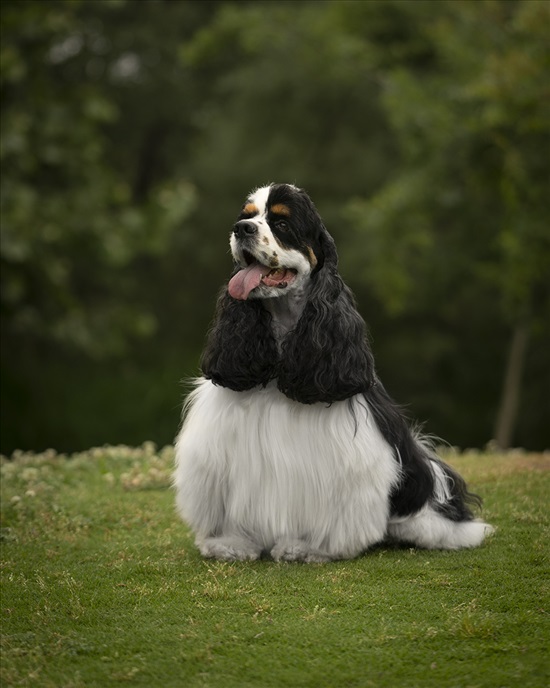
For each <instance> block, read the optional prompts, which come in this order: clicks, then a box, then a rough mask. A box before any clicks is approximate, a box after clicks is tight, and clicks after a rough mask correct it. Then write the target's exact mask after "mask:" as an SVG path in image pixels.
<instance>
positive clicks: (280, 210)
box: [270, 203, 290, 217]
mask: <svg viewBox="0 0 550 688" xmlns="http://www.w3.org/2000/svg"><path fill="white" fill-rule="evenodd" d="M270 210H271V212H272V213H275V215H284V216H285V217H290V208H289V207H288V206H287V205H285V204H284V203H275V205H272V206H271V208H270Z"/></svg>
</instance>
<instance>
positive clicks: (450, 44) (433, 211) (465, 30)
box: [0, 0, 550, 450]
mask: <svg viewBox="0 0 550 688" xmlns="http://www.w3.org/2000/svg"><path fill="white" fill-rule="evenodd" d="M548 7H549V6H548V3H544V2H537V1H536V0H524V1H523V2H511V1H508V0H490V1H487V2H485V1H484V2H469V1H465V2H462V1H457V0H440V1H439V2H437V3H434V2H431V1H429V0H426V1H425V0H415V2H405V1H402V0H372V1H370V2H353V1H348V0H339V1H327V2H317V1H307V2H306V1H304V2H299V3H298V2H232V1H230V0H226V1H223V2H216V3H205V2H199V1H198V0H197V1H186V2H165V1H164V0H147V1H146V2H145V1H142V0H117V1H112V2H97V0H79V1H78V2H67V1H60V0H25V1H24V2H18V1H14V0H6V1H4V2H3V3H2V16H1V32H2V35H1V39H2V40H1V47H0V51H1V52H0V57H1V69H2V105H1V108H2V109H1V114H2V118H1V126H2V140H1V146H0V164H1V171H2V188H1V194H0V206H1V207H0V210H1V220H2V235H1V244H0V253H1V255H0V259H1V268H2V270H1V280H2V290H1V294H2V296H1V319H2V322H1V325H2V337H3V342H2V356H3V363H2V390H1V391H2V406H3V407H4V408H5V409H7V410H5V411H3V415H2V433H1V436H2V446H3V447H5V450H11V449H13V448H14V447H15V446H24V447H30V446H33V447H35V448H43V447H46V446H49V445H52V444H55V446H59V447H61V448H67V449H76V448H79V447H82V446H89V444H91V443H102V442H104V441H107V440H109V441H118V440H125V441H128V442H132V443H135V442H140V441H141V440H143V439H144V438H145V437H149V436H153V437H154V438H155V439H156V440H157V441H160V442H166V441H169V440H170V433H169V430H168V425H169V423H170V422H173V419H174V418H175V416H177V412H176V411H175V409H177V407H178V405H179V403H180V392H179V388H178V381H179V380H180V379H181V378H182V377H184V376H187V375H193V374H195V373H196V370H197V361H198V357H199V352H200V348H201V346H202V342H203V340H204V334H205V331H206V329H207V326H208V322H209V319H210V317H211V314H212V311H213V303H214V300H215V296H216V292H217V290H218V289H219V287H220V285H221V284H222V282H223V280H224V279H226V278H227V275H228V273H229V270H230V267H231V261H230V259H229V257H228V252H227V232H228V230H229V228H230V226H231V224H232V221H233V218H234V217H235V215H236V213H237V210H238V206H239V203H240V202H241V200H242V198H243V196H244V194H245V193H246V192H248V191H249V190H250V189H251V188H252V187H254V186H257V185H259V184H263V183H265V182H268V181H290V182H295V183H297V184H299V185H300V186H303V187H305V188H306V189H307V190H308V191H309V192H310V193H311V195H312V197H313V198H314V200H315V202H316V203H317V205H318V207H319V210H320V211H321V214H322V215H323V217H324V219H325V221H326V224H327V227H328V228H329V230H330V231H331V233H332V234H333V235H334V236H335V238H336V241H337V244H338V247H339V251H340V256H341V269H342V272H343V274H344V276H345V277H346V279H347V281H348V282H349V283H350V284H351V286H352V287H353V289H354V291H355V292H356V294H357V298H358V302H359V305H360V308H361V311H362V313H363V314H364V316H365V318H366V320H367V321H368V323H369V325H370V327H371V331H372V333H373V337H374V348H375V353H376V355H377V361H378V365H379V368H380V373H381V377H382V378H383V379H384V381H385V383H386V384H387V386H388V388H389V389H390V390H391V392H392V394H393V395H394V396H395V397H396V398H397V400H398V401H400V402H403V401H405V402H409V401H410V402H411V414H412V415H415V416H419V417H420V418H421V419H425V418H427V419H429V424H428V430H429V431H431V432H435V433H436V434H438V435H441V436H444V437H446V438H448V439H449V440H450V441H451V442H452V443H455V444H461V445H482V444H484V443H485V442H486V441H487V440H488V439H489V438H490V436H491V432H492V424H493V418H494V416H495V413H496V407H497V401H498V395H499V389H500V386H501V381H502V377H503V370H504V363H505V353H506V349H507V347H508V341H507V340H508V333H509V330H510V328H512V327H515V326H516V325H517V323H518V322H520V323H527V326H528V327H529V329H530V330H531V334H532V336H531V339H530V349H529V357H528V361H527V366H526V373H525V385H524V397H523V398H524V404H522V410H521V413H520V417H519V421H518V431H517V433H516V441H517V442H518V443H521V444H522V445H523V446H529V447H542V446H547V445H548V441H549V437H548V424H547V418H546V416H547V406H545V405H546V404H547V399H548V395H547V389H546V387H545V384H544V380H545V378H546V377H547V376H548V374H549V370H548V357H547V353H546V348H547V338H548V336H549V334H550V333H549V329H548V323H549V322H550V298H549V289H548V280H547V274H548V272H549V270H550V239H549V236H550V235H549V232H548V229H547V224H548V223H547V218H548V216H549V215H550V209H549V207H548V203H549V201H548V193H547V189H546V186H547V179H548V177H549V174H550V172H549V166H548V165H549V164H548V156H547V155H545V152H546V150H547V149H548V145H549V142H548V138H549V135H550V134H549V131H550V114H549V112H548V107H549V106H548V102H549V100H548V84H547V83H546V82H547V79H545V75H546V73H547V71H548V66H549V55H548V42H547V40H546V36H547V34H548V28H549V27H548V24H549V21H550V19H549V9H548ZM480 342H482V343H483V344H482V345H481V346H480ZM167 380H173V384H172V385H168V384H167ZM114 387H116V390H115V389H114ZM52 390H55V393H54V394H52ZM84 390H85V391H84ZM147 419H150V420H149V421H147ZM161 419H164V420H161ZM176 425H177V419H176V422H175V423H174V431H173V432H175V426H176ZM63 434H65V439H64V438H63ZM172 436H173V433H172Z"/></svg>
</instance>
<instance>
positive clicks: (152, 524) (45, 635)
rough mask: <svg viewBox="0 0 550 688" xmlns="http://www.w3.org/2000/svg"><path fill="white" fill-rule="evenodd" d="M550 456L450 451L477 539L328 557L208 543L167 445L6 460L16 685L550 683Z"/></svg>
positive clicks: (11, 679)
mask: <svg viewBox="0 0 550 688" xmlns="http://www.w3.org/2000/svg"><path fill="white" fill-rule="evenodd" d="M549 458H550V457H549V456H548V455H543V454H539V455H535V454H525V453H522V452H511V453H508V454H505V455H496V454H481V453H474V452H469V453H465V454H462V455H458V454H454V455H450V456H449V457H448V460H450V462H451V463H452V464H453V465H454V466H456V467H457V468H458V469H459V471H461V472H462V473H463V475H464V476H465V477H466V478H467V479H468V480H469V482H470V484H471V487H472V488H473V489H474V490H475V491H477V492H479V493H480V494H482V495H483V497H484V498H485V513H484V515H485V517H486V519H487V520H488V521H490V522H491V523H493V524H494V525H495V526H497V533H496V535H494V536H493V537H492V538H491V539H490V540H489V541H488V542H487V544H486V545H485V546H483V547H482V548H480V549H476V550H471V551H460V552H427V551H420V550H410V549H397V548H391V547H386V546H380V547H377V548H375V549H374V550H372V551H370V552H369V553H368V554H366V555H365V556H364V557H362V558H360V559H357V560H355V561H346V562H337V563H331V564H324V565H301V564H283V563H281V564H275V563H273V562H270V561H260V562H254V563H231V564H228V563H219V562H213V561H204V560H202V559H201V558H200V556H199V554H198V552H197V551H196V549H195V548H194V546H193V541H192V538H191V535H190V533H189V532H188V530H187V529H186V528H185V526H184V525H183V524H182V523H181V522H180V521H179V520H178V518H177V517H176V515H175V511H174V507H173V493H172V491H171V489H170V488H169V475H170V470H171V462H172V451H171V450H170V449H169V448H167V449H164V450H162V451H161V452H157V451H156V449H155V447H154V446H153V445H150V444H147V445H144V446H143V447H141V448H139V449H129V448H127V447H106V448H102V449H94V450H91V451H89V452H86V453H83V454H80V455H76V456H73V457H70V458H69V457H64V456H59V455H56V453H55V452H53V451H50V452H46V453H45V454H42V455H36V456H32V455H24V454H18V455H16V456H14V457H13V458H12V459H11V460H10V461H7V460H3V461H2V510H1V513H2V530H1V531H0V533H1V538H2V564H1V567H2V609H1V614H2V616H1V622H2V659H1V668H2V674H1V682H2V683H1V685H2V686H40V687H41V688H42V687H44V688H49V687H54V686H55V688H60V687H66V688H69V687H71V688H77V687H79V686H87V687H88V686H97V687H98V688H99V687H101V688H104V687H105V686H117V685H126V686H147V687H148V688H151V687H153V688H154V687H157V686H159V687H162V688H165V687H171V686H175V687H190V688H193V687H194V686H222V687H223V688H232V687H237V686H238V687H239V688H241V687H243V688H246V687H247V686H250V687H261V688H264V687H266V688H268V687H270V686H311V687H312V688H313V687H322V686H328V687H333V686H334V687H339V686H346V687H347V686H349V687H352V686H374V687H377V686H379V687H385V686H388V687H392V688H393V687H394V686H400V687H413V686H422V687H423V688H424V687H428V688H429V687H433V688H447V687H454V686H456V688H483V687H493V686H494V687H495V688H497V687H498V688H508V687H513V686H521V687H522V688H528V687H530V686H533V687H537V688H538V687H542V686H546V685H548V660H547V656H546V651H547V648H548V645H549V635H550V634H549V626H548V612H547V611H545V604H546V603H547V599H548V598H547V593H548V590H547V585H548V573H549V570H548V559H547V552H548V549H547V548H548V532H547V525H548V519H547V501H546V500H547V495H548V493H549V479H548V475H549V473H548V470H547V469H548V467H549ZM545 528H546V531H545Z"/></svg>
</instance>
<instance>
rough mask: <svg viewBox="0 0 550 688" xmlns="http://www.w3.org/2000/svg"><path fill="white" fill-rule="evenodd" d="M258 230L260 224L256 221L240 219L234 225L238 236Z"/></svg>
mask: <svg viewBox="0 0 550 688" xmlns="http://www.w3.org/2000/svg"><path fill="white" fill-rule="evenodd" d="M257 231H258V225H256V223H254V222H249V221H248V220H239V222H236V223H235V226H234V227H233V232H234V233H235V235H236V236H238V237H239V236H246V235H247V234H249V235H252V234H255V233H256V232H257Z"/></svg>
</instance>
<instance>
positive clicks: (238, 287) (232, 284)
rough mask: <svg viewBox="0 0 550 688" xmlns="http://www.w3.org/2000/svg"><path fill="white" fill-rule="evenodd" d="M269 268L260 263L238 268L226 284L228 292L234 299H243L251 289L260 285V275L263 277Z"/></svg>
mask: <svg viewBox="0 0 550 688" xmlns="http://www.w3.org/2000/svg"><path fill="white" fill-rule="evenodd" d="M270 270H271V268H268V267H266V266H265V265H261V263H252V265H249V266H248V267H247V268H243V269H242V270H239V272H238V273H237V274H236V275H234V276H233V277H232V278H231V279H230V281H229V284H228V285H227V288H228V290H229V294H230V295H231V296H232V297H233V298H234V299H240V300H242V301H245V300H246V299H247V298H248V295H249V294H250V292H251V291H252V290H253V289H256V287H258V286H260V282H261V281H262V277H265V275H267V274H268V273H269V272H270Z"/></svg>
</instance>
